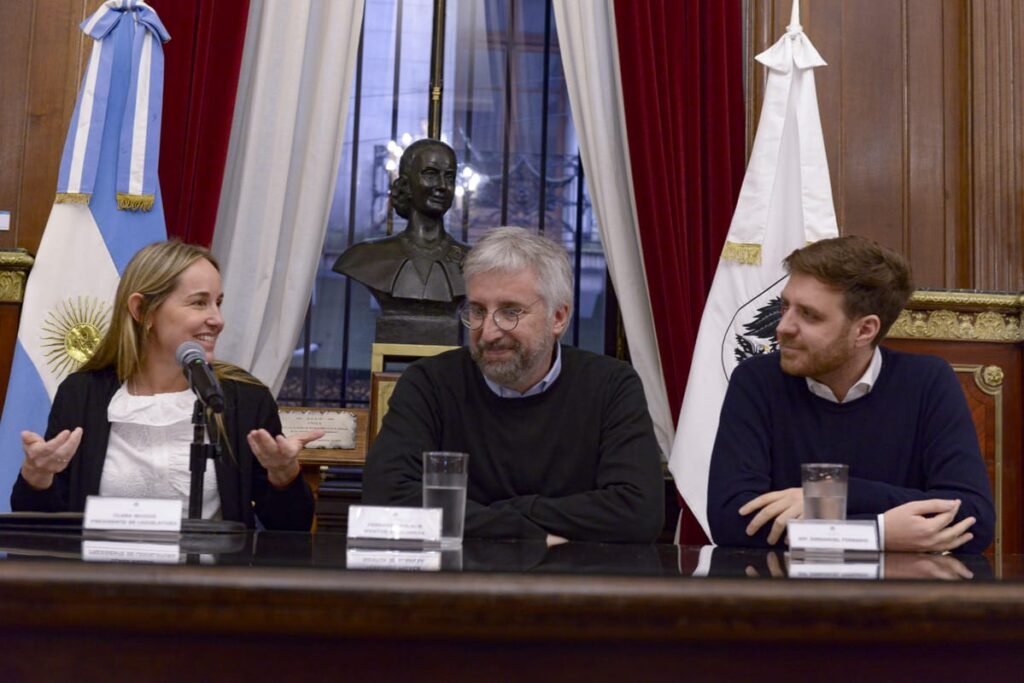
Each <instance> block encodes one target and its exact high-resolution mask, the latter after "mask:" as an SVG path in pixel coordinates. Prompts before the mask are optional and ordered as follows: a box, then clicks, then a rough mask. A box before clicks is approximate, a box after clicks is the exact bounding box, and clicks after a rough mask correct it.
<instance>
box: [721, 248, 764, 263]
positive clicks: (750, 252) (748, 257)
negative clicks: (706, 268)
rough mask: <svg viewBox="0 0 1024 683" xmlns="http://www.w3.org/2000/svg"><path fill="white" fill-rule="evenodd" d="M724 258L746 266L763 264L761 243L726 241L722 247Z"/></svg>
mask: <svg viewBox="0 0 1024 683" xmlns="http://www.w3.org/2000/svg"><path fill="white" fill-rule="evenodd" d="M722 260H723V261H732V262H733V263H739V264H742V265H745V266H759V265H761V245H760V244H744V243H742V242H726V243H725V247H723V248H722Z"/></svg>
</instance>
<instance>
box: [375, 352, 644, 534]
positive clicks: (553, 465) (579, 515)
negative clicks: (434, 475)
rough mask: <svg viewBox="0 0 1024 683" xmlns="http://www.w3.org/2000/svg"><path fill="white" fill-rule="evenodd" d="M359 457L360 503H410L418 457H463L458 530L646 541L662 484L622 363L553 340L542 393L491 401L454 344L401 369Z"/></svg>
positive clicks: (637, 388)
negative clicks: (556, 346)
mask: <svg viewBox="0 0 1024 683" xmlns="http://www.w3.org/2000/svg"><path fill="white" fill-rule="evenodd" d="M389 405H390V407H389V409H388V412H387V414H386V415H385V416H384V422H383V424H382V427H381V432H380V434H379V435H378V436H377V438H376V440H375V441H374V442H373V446H372V447H371V448H370V452H369V454H368V456H367V462H366V470H365V476H364V488H363V502H365V503H367V504H376V505H406V506H416V507H418V506H420V505H421V503H422V489H421V486H422V485H421V477H422V471H423V468H422V459H421V458H422V453H423V451H430V450H444V451H463V452H466V453H469V486H468V495H467V498H468V499H467V502H466V528H465V534H466V536H469V537H518V538H529V537H535V538H543V537H544V536H546V534H548V533H551V534H555V535H558V536H562V537H565V538H568V539H569V540H580V541H613V542H634V543H647V542H650V541H653V540H654V539H655V538H656V537H657V536H658V534H659V533H660V531H661V527H662V523H663V518H664V480H663V476H662V471H661V462H660V456H659V452H658V445H657V442H656V441H655V438H654V428H653V426H652V424H651V419H650V416H649V414H648V412H647V402H646V400H645V399H644V394H643V388H642V386H641V384H640V380H639V378H638V377H637V375H636V373H635V372H634V371H633V369H632V368H631V367H630V366H629V365H627V364H626V363H622V362H620V361H617V360H615V359H612V358H608V357H606V356H600V355H597V354H594V353H589V352H587V351H581V350H579V349H575V348H572V347H568V346H564V347H562V370H561V374H560V375H559V376H558V379H557V380H556V381H555V382H554V384H553V385H552V386H551V387H550V388H549V389H548V390H547V391H545V392H544V393H541V394H538V395H535V396H530V397H527V398H508V399H506V398H500V397H498V396H497V395H495V394H494V393H493V392H492V391H491V390H490V389H489V388H488V387H487V385H486V383H485V382H484V379H483V376H482V375H481V373H480V370H479V369H478V368H477V366H476V364H475V363H474V362H473V360H472V358H471V357H470V355H469V351H468V350H467V349H465V348H462V349H456V350H453V351H449V352H447V353H444V354H441V355H440V356H435V357H433V358H425V359H423V360H420V361H418V362H416V363H414V364H413V365H411V366H410V367H409V368H408V369H406V370H405V372H404V373H403V374H402V377H401V379H400V380H399V382H398V385H397V386H396V387H395V392H394V394H393V395H392V397H391V401H390V404H389Z"/></svg>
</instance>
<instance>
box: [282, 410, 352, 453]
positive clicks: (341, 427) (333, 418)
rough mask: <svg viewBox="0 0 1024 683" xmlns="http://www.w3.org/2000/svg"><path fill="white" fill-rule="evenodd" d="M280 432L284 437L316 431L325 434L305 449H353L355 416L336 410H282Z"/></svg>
mask: <svg viewBox="0 0 1024 683" xmlns="http://www.w3.org/2000/svg"><path fill="white" fill-rule="evenodd" d="M280 414H281V430H282V431H283V432H284V433H285V435H286V436H291V435H292V434H302V433H303V432H312V431H316V430H318V429H320V430H323V431H324V432H325V433H324V435H323V436H322V437H320V438H319V439H317V440H316V441H311V442H309V443H308V444H306V448H355V447H356V414H355V413H349V412H346V411H338V410H295V409H288V410H284V409H282V410H281V411H280Z"/></svg>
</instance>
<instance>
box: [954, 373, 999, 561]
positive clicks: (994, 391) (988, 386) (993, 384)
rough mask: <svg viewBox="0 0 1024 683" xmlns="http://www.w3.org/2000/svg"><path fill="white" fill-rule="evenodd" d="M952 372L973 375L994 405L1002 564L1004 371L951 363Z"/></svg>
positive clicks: (996, 547)
mask: <svg viewBox="0 0 1024 683" xmlns="http://www.w3.org/2000/svg"><path fill="white" fill-rule="evenodd" d="M951 365H952V367H953V371H954V372H968V373H971V374H972V375H973V376H974V384H975V386H977V387H978V389H980V390H981V392H982V393H983V394H986V395H988V396H991V397H992V402H993V403H994V405H995V473H996V480H995V482H994V483H993V486H992V488H993V492H994V494H995V507H996V529H995V531H996V540H995V549H996V550H995V560H996V567H1002V566H1003V377H1004V376H1005V373H1004V371H1003V369H1002V368H1001V367H999V366H998V365H981V364H973V363H972V364H963V365H961V364H951Z"/></svg>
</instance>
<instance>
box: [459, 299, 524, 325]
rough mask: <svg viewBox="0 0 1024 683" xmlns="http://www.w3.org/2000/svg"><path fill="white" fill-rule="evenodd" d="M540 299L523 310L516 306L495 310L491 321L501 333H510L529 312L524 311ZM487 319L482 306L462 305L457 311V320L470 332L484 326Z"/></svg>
mask: <svg viewBox="0 0 1024 683" xmlns="http://www.w3.org/2000/svg"><path fill="white" fill-rule="evenodd" d="M541 298H543V297H540V298H538V299H537V300H536V301H534V302H533V303H531V304H529V305H528V306H526V307H525V308H520V307H517V306H505V307H503V308H496V309H495V310H494V313H492V314H491V320H493V321H494V324H495V325H497V327H498V329H499V330H501V331H503V332H511V331H512V330H514V329H516V325H518V324H519V318H521V317H522V316H524V315H526V314H527V313H529V312H530V311H528V310H526V309H528V308H530V307H532V306H533V304H535V303H537V302H538V301H540V300H541ZM486 319H487V309H486V308H484V307H483V306H476V305H474V304H464V305H463V306H462V308H460V309H459V320H461V321H462V324H463V325H465V326H466V327H468V328H469V329H471V330H479V329H480V328H482V327H483V326H484V320H486Z"/></svg>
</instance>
